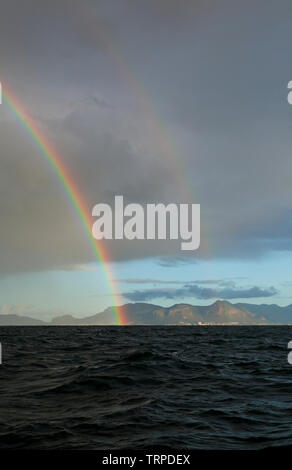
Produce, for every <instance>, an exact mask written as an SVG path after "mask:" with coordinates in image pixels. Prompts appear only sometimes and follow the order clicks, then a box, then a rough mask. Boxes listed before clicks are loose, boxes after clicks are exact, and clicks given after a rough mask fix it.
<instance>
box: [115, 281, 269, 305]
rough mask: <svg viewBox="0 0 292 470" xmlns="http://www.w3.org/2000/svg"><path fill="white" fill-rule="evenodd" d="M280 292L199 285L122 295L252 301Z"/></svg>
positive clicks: (144, 298) (133, 298)
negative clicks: (252, 299)
mask: <svg viewBox="0 0 292 470" xmlns="http://www.w3.org/2000/svg"><path fill="white" fill-rule="evenodd" d="M277 293H278V291H277V290H276V289H275V288H274V287H269V288H261V287H258V286H253V287H249V288H232V287H231V288H228V287H226V288H223V289H214V288H209V287H207V288H206V287H200V286H198V285H188V284H187V285H185V286H184V287H182V288H179V289H163V288H158V289H147V290H135V291H133V292H127V293H123V294H122V295H123V296H124V297H125V298H127V299H129V300H131V301H133V302H143V301H149V300H153V299H158V298H164V299H167V300H176V299H184V298H187V297H194V298H197V299H200V300H207V299H225V300H227V299H229V300H230V299H251V298H260V297H272V296H273V295H275V294H277Z"/></svg>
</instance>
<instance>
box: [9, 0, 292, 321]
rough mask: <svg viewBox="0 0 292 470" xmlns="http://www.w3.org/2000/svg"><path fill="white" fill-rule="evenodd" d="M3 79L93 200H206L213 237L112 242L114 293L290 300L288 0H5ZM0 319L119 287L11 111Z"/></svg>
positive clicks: (148, 297) (128, 298)
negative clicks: (194, 243)
mask: <svg viewBox="0 0 292 470" xmlns="http://www.w3.org/2000/svg"><path fill="white" fill-rule="evenodd" d="M0 8H1V11H0V81H1V83H2V86H3V90H4V92H5V87H6V86H7V88H9V90H10V92H11V93H12V94H13V95H14V96H16V97H17V99H18V100H19V101H20V102H21V103H22V105H23V106H24V108H25V109H26V111H27V112H28V113H29V114H30V115H31V116H32V117H33V119H34V120H35V121H36V122H37V123H38V125H39V127H40V128H41V129H42V131H43V133H44V134H45V135H46V136H47V139H48V140H49V141H50V142H51V143H52V144H53V145H54V147H55V148H56V149H57V150H58V154H59V155H61V156H62V161H63V162H64V164H65V166H66V167H67V168H68V169H70V173H71V174H72V175H73V177H74V181H75V183H76V185H77V186H78V188H79V190H80V192H81V193H82V195H83V197H84V200H85V201H86V204H87V206H88V210H89V211H90V212H91V209H92V207H93V206H94V204H96V203H98V202H103V203H107V204H110V205H111V206H113V203H114V196H115V195H123V196H124V200H125V203H139V204H142V205H145V204H147V203H155V202H156V203H158V202H162V203H165V204H166V203H170V202H172V203H177V204H178V203H182V202H183V203H188V204H191V203H194V204H200V206H201V246H200V248H199V249H198V250H196V251H193V252H183V251H181V250H180V243H177V242H176V241H157V240H155V241H141V240H137V241H136V240H135V241H126V240H121V241H120V240H113V241H111V242H106V247H107V250H108V252H109V253H110V260H111V269H112V271H113V275H114V279H113V282H112V289H114V290H115V292H116V294H117V295H118V299H119V300H120V303H121V304H122V303H126V302H135V301H139V302H144V301H145V302H151V303H155V304H158V305H167V306H168V305H172V304H175V303H181V302H186V303H191V304H197V305H206V304H210V303H212V302H214V301H215V300H217V299H226V300H229V301H231V302H242V301H243V302H248V303H277V304H279V305H287V304H290V303H292V279H291V266H292V253H291V250H292V237H291V233H292V185H291V175H292V158H291V143H292V133H291V129H292V106H291V105H289V103H288V101H287V95H288V91H289V90H288V89H287V85H288V82H289V81H290V80H292V62H291V54H290V50H289V44H290V38H291V26H292V25H291V22H292V15H291V14H292V5H291V2H289V1H288V0H287V1H284V0H280V1H279V0H277V1H276V0H270V1H269V2H265V1H263V0H258V1H257V2H256V3H255V2H253V1H251V0H246V1H245V2H242V1H239V0H232V1H231V0H220V1H218V0H217V1H216V0H204V1H196V0H192V1H191V0H183V1H180V2H178V1H174V0H148V1H147V2H146V1H139V0H135V1H134V0H119V2H116V1H113V0H105V1H103V0H58V1H56V0H51V1H50V2H47V1H45V0H23V1H22V2H19V1H18V0H2V1H1V6H0ZM0 192H1V194H0V220H1V230H0V313H4V314H5V313H18V314H20V315H30V316H34V317H38V318H43V319H50V318H52V317H54V316H56V315H59V314H64V313H71V314H73V315H76V316H80V317H82V316H85V315H89V314H95V313H97V312H99V311H102V310H103V309H105V308H106V307H108V306H110V305H112V295H111V292H110V291H109V288H108V285H107V284H106V282H105V280H104V277H103V273H102V269H101V266H100V264H99V263H97V262H96V259H95V258H94V254H93V252H92V249H91V246H90V244H89V243H88V239H87V238H86V236H85V234H84V228H83V227H82V224H81V223H80V220H79V218H78V216H77V215H76V212H75V211H74V208H73V207H72V204H70V202H69V201H68V198H67V197H66V195H65V194H64V190H63V189H62V187H61V186H60V182H59V181H58V179H57V178H56V175H55V174H54V173H53V172H52V170H51V169H50V167H49V166H48V163H47V162H46V161H45V159H44V158H43V156H42V155H41V153H40V149H39V148H38V147H37V145H36V144H35V142H33V140H32V139H31V137H30V136H29V135H28V133H27V132H26V131H25V129H24V128H23V127H22V126H21V124H20V123H19V121H18V120H17V119H16V117H15V115H14V114H13V113H12V112H11V110H9V109H8V107H7V106H6V105H5V104H4V103H3V104H1V105H0Z"/></svg>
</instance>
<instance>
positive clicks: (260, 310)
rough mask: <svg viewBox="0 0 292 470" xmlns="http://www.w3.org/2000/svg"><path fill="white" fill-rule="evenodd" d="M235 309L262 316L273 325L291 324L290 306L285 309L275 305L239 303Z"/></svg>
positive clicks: (291, 310)
mask: <svg viewBox="0 0 292 470" xmlns="http://www.w3.org/2000/svg"><path fill="white" fill-rule="evenodd" d="M235 307H238V308H246V309H247V310H249V311H250V312H252V313H255V314H256V315H260V316H261V315H263V316H264V317H265V318H266V319H267V320H269V321H271V322H273V323H284V324H287V323H290V324H292V305H287V306H285V307H280V306H279V305H276V304H270V305H269V304H260V305H254V304H246V303H240V304H235Z"/></svg>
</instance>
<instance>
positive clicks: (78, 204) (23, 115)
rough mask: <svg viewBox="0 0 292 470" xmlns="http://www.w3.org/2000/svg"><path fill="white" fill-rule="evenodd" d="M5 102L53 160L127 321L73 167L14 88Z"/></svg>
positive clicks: (119, 315)
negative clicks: (95, 236) (70, 166)
mask: <svg viewBox="0 0 292 470" xmlns="http://www.w3.org/2000/svg"><path fill="white" fill-rule="evenodd" d="M2 97H3V102H4V103H6V104H7V105H8V107H9V108H10V109H11V111H12V112H13V114H14V115H15V116H16V117H17V119H18V121H19V122H20V123H21V124H22V125H23V127H24V128H25V130H26V131H27V132H28V133H29V135H30V136H31V137H32V139H33V141H34V142H35V143H36V144H37V146H38V148H39V150H40V151H41V153H42V155H43V156H44V157H45V159H46V160H47V162H48V163H49V165H50V167H51V169H52V170H53V172H54V174H55V175H56V176H57V178H58V180H59V182H60V183H61V186H62V187H63V189H64V190H65V193H66V194H67V196H68V197H69V200H70V201H71V203H72V205H73V207H74V209H75V211H76V213H77V215H78V217H79V219H80V221H81V222H82V225H83V227H84V229H85V233H86V236H87V238H88V240H89V243H90V245H91V247H92V250H93V253H94V256H95V258H96V260H97V262H98V263H100V265H101V269H102V272H103V276H104V279H105V281H106V284H107V285H108V288H109V291H110V294H111V296H112V301H113V311H114V315H115V321H116V322H117V324H118V325H124V324H126V323H127V322H126V317H125V312H124V311H123V307H121V306H118V299H117V294H116V293H115V290H116V283H114V282H113V275H112V273H111V270H110V266H109V263H110V260H109V257H108V254H107V252H106V249H105V247H104V246H103V244H102V242H101V241H97V240H95V239H94V238H93V236H92V232H91V214H90V212H89V211H88V208H87V206H86V203H85V201H84V200H83V197H82V194H81V192H80V190H79V189H78V187H77V185H76V182H75V181H74V180H73V179H72V177H71V175H70V173H69V170H68V169H67V168H66V167H65V165H64V163H63V161H62V159H61V157H60V155H58V154H57V152H56V150H55V149H54V148H53V146H52V145H51V144H50V143H49V142H48V140H47V138H46V136H45V135H44V134H43V132H42V131H41V130H40V129H39V127H38V125H37V124H36V123H35V122H34V121H33V119H32V118H31V116H30V115H29V114H28V113H27V111H25V109H24V108H23V106H22V105H21V104H20V103H19V101H18V100H16V98H15V96H12V95H11V93H10V92H7V89H6V88H5V93H3V94H2Z"/></svg>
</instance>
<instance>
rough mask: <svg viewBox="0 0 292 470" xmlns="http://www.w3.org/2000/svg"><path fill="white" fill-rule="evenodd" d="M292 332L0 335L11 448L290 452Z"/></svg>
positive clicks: (5, 432)
mask: <svg viewBox="0 0 292 470" xmlns="http://www.w3.org/2000/svg"><path fill="white" fill-rule="evenodd" d="M290 340H292V327H288V326H287V327H285V326H283V327H281V326H275V327H238V326H237V327H188V326H184V327H169V326H167V327H1V328H0V341H1V343H2V349H3V364H2V365H1V366H0V448H1V449H4V448H5V449H16V448H17V449H112V450H114V449H124V448H128V449H129V448H131V449H147V448H149V447H153V446H161V447H163V446H167V447H173V448H176V449H178V448H183V449H187V448H189V449H260V448H266V447H270V446H287V445H292V366H291V365H289V364H288V362H287V354H288V350H287V344H288V341H290Z"/></svg>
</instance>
